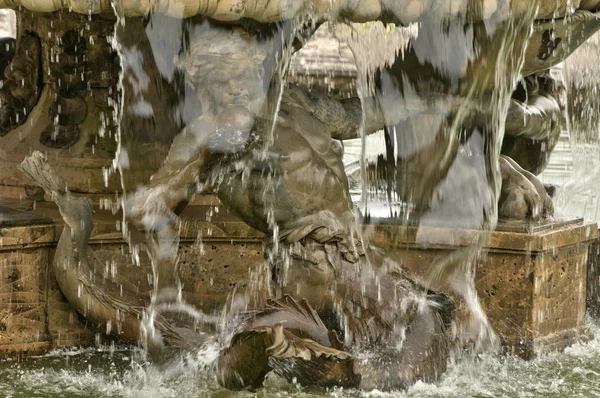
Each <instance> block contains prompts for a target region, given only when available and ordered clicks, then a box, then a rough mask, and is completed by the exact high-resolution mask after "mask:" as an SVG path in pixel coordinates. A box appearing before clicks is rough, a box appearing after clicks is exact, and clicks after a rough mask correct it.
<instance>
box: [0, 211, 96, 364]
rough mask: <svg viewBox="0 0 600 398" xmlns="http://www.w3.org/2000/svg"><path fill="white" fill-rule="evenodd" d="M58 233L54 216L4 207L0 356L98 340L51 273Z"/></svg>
mask: <svg viewBox="0 0 600 398" xmlns="http://www.w3.org/2000/svg"><path fill="white" fill-rule="evenodd" d="M55 236H56V235H55V224H54V222H53V220H52V219H50V218H47V217H43V216H40V215H38V214H35V213H31V212H24V211H19V210H15V209H12V208H10V207H6V206H0V358H2V357H21V356H23V355H34V354H40V353H44V352H47V351H49V350H50V349H53V348H59V347H72V346H80V345H90V344H91V343H93V341H94V334H93V333H92V332H91V331H90V330H88V329H86V327H85V326H84V325H83V324H82V323H81V322H80V321H79V318H78V316H77V314H76V313H75V311H74V310H73V309H72V308H71V306H70V305H69V303H68V302H67V301H66V299H65V298H64V296H63V295H62V293H61V292H60V290H59V288H58V285H57V284H56V281H55V279H54V276H53V274H52V272H49V271H50V263H51V260H52V256H53V254H54V253H53V251H54V250H53V249H54V247H55V246H56V240H55Z"/></svg>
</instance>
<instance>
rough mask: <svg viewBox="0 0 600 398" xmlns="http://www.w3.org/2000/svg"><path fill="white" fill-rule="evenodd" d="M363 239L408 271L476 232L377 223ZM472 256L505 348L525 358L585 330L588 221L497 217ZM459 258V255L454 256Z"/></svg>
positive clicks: (593, 232)
mask: <svg viewBox="0 0 600 398" xmlns="http://www.w3.org/2000/svg"><path fill="white" fill-rule="evenodd" d="M370 228H372V231H371V236H370V241H371V242H372V243H373V244H375V245H376V246H378V247H381V248H383V249H384V250H385V251H386V252H387V253H388V255H390V256H391V257H393V258H394V259H395V260H397V261H398V262H400V263H401V264H402V265H403V266H404V267H405V268H406V269H408V270H409V272H411V273H412V274H413V275H414V276H415V277H416V278H423V276H424V275H426V273H427V271H428V269H430V267H432V266H434V264H439V262H440V261H442V260H447V259H448V258H449V257H448V255H449V254H450V252H454V251H456V250H457V249H460V248H461V247H467V246H468V245H469V244H470V243H471V242H474V241H475V239H477V238H478V237H479V236H481V234H482V232H481V231H472V230H459V229H449V228H432V227H421V228H419V229H417V228H415V227H402V226H389V225H387V226H386V225H378V226H374V227H370ZM499 229H504V231H502V230H497V231H495V232H492V233H490V234H489V237H488V239H487V243H486V244H485V246H484V248H483V250H482V251H481V252H480V253H479V255H478V256H477V266H476V276H475V285H476V288H477V292H478V296H479V300H480V301H481V304H482V306H483V308H484V310H485V311H486V313H487V315H488V318H489V320H490V322H491V324H492V326H493V328H494V330H495V331H496V332H497V333H498V335H499V336H500V338H501V340H502V344H503V347H504V349H505V351H506V352H508V353H510V354H515V355H518V356H521V357H523V358H527V359H529V358H533V357H535V356H536V355H537V354H539V353H542V352H547V351H554V350H561V349H564V348H565V347H567V346H569V345H571V344H573V343H575V342H578V341H585V340H587V339H589V338H590V337H591V333H590V331H589V329H588V328H587V326H586V324H585V311H586V272H587V266H588V248H589V246H590V245H591V244H592V243H593V242H594V241H595V240H596V239H597V238H598V227H597V225H596V224H585V223H583V222H581V221H575V222H562V223H561V222H557V223H553V224H545V225H537V226H531V227H530V228H524V227H523V226H520V227H519V225H517V224H512V225H511V224H504V225H503V224H502V223H500V225H499ZM459 261H460V260H459Z"/></svg>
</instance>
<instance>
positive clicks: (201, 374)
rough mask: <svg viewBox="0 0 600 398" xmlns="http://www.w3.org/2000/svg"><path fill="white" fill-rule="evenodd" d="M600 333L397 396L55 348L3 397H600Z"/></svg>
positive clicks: (26, 364)
mask: <svg viewBox="0 0 600 398" xmlns="http://www.w3.org/2000/svg"><path fill="white" fill-rule="evenodd" d="M591 328H592V330H593V331H594V333H595V335H596V336H597V337H596V338H595V339H594V340H592V341H591V342H589V343H585V344H576V345H574V346H572V347H570V348H568V349H566V350H565V351H564V352H562V353H552V354H548V355H545V356H543V357H541V358H538V359H536V360H534V361H529V362H527V361H523V360H520V359H517V358H512V357H498V356H479V357H477V358H471V357H458V356H454V358H453V359H452V360H451V361H450V364H449V369H448V372H446V373H445V374H444V376H443V377H442V379H441V380H440V381H439V382H437V383H435V384H425V383H420V382H419V383H417V384H416V385H414V386H413V387H411V388H410V389H409V390H407V391H397V392H391V393H382V392H378V391H374V392H360V391H348V390H333V391H310V390H305V389H302V388H300V387H297V386H294V385H288V384H286V383H285V382H284V381H283V380H281V379H277V378H275V377H272V378H269V379H268V380H267V383H266V387H265V388H264V389H263V390H260V391H258V392H230V391H226V390H223V389H221V388H220V387H219V386H218V384H217V383H216V381H215V379H214V378H213V376H212V372H211V370H210V369H211V365H210V364H211V361H212V359H213V358H214V357H215V354H216V352H215V351H214V350H210V349H209V350H204V351H202V352H198V353H193V354H189V355H187V356H186V357H185V358H181V359H179V360H177V361H176V362H173V363H171V364H169V365H164V366H160V367H157V366H154V365H150V364H148V363H146V362H145V361H143V360H142V359H141V356H140V352H139V351H138V350H137V349H136V348H130V347H118V346H117V347H114V346H113V347H103V348H97V349H86V350H78V351H55V352H52V353H50V354H48V355H45V356H41V357H35V358H29V359H27V360H26V361H23V362H20V363H17V362H14V361H3V362H0V396H2V397H15V398H16V397H144V398H150V397H177V398H184V397H214V398H227V397H264V398H267V397H294V398H316V397H329V396H330V397H386V398H387V397H389V398H392V397H445V398H446V397H597V396H600V337H599V336H600V322H598V321H596V322H593V323H591Z"/></svg>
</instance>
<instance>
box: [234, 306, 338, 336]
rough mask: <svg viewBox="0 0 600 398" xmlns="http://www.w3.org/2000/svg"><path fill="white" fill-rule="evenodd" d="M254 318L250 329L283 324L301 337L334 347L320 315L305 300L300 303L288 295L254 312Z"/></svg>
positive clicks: (248, 323)
mask: <svg viewBox="0 0 600 398" xmlns="http://www.w3.org/2000/svg"><path fill="white" fill-rule="evenodd" d="M252 316H253V318H252V319H250V320H248V321H247V323H246V327H247V328H249V329H253V328H259V327H267V326H269V327H272V326H274V325H276V324H281V325H283V326H284V327H285V328H286V329H288V330H291V331H293V332H294V333H295V334H296V335H298V336H300V337H303V338H310V339H312V340H315V341H317V342H318V343H319V344H322V345H324V346H327V347H331V346H332V344H331V342H330V340H329V330H328V329H327V327H326V326H325V324H323V321H322V320H321V318H320V317H319V314H317V312H316V311H315V310H314V309H313V308H312V307H311V306H310V304H309V303H308V302H307V301H306V300H304V299H302V300H300V301H298V300H295V299H294V298H292V297H290V296H287V295H286V296H284V297H282V298H280V299H270V300H268V301H267V307H266V308H264V309H261V310H258V311H255V312H253V313H252Z"/></svg>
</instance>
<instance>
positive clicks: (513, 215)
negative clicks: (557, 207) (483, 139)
mask: <svg viewBox="0 0 600 398" xmlns="http://www.w3.org/2000/svg"><path fill="white" fill-rule="evenodd" d="M500 173H501V175H502V188H501V191H500V200H499V203H498V216H499V217H500V218H503V219H515V220H532V221H536V220H540V219H542V218H545V217H549V216H552V215H553V214H554V205H553V204H552V198H550V196H549V195H548V193H547V192H546V189H545V187H544V185H543V184H542V183H541V181H540V180H539V179H538V178H537V177H536V176H534V175H533V174H531V173H530V172H528V171H527V170H524V169H523V168H522V167H521V166H519V165H518V164H517V163H516V162H515V161H514V160H512V159H511V158H509V157H508V156H501V157H500Z"/></svg>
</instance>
